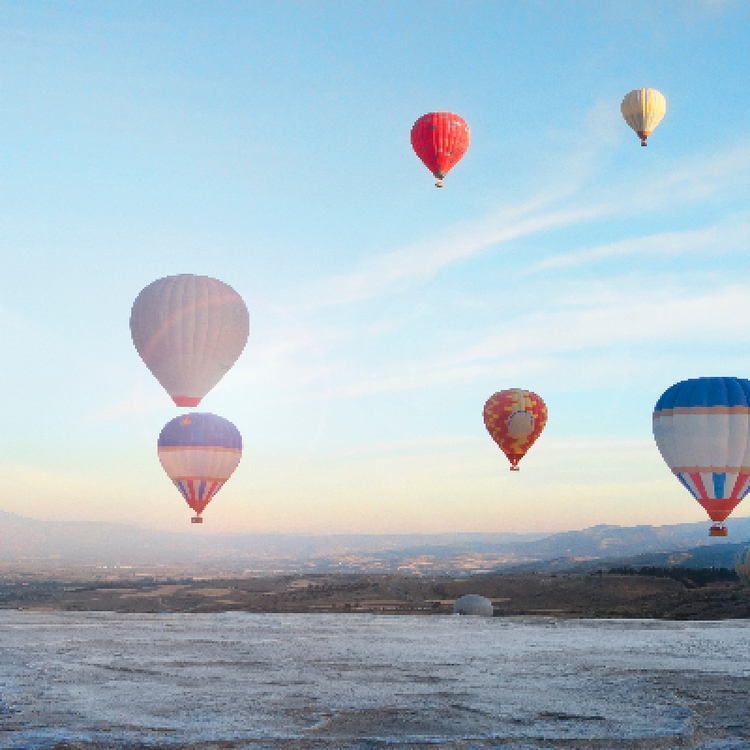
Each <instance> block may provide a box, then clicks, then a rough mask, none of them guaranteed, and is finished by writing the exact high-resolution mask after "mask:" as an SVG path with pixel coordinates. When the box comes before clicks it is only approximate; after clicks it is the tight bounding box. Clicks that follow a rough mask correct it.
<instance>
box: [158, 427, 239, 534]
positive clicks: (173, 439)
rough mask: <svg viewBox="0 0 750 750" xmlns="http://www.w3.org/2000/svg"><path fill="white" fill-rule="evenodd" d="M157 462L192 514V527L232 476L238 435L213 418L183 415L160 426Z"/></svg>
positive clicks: (235, 461)
mask: <svg viewBox="0 0 750 750" xmlns="http://www.w3.org/2000/svg"><path fill="white" fill-rule="evenodd" d="M158 453H159V461H161V465H162V467H163V468H164V471H166V472H167V476H168V477H169V478H170V479H171V480H172V481H173V482H174V485H175V487H177V489H178V490H179V491H180V494H182V496H183V497H184V498H185V502H187V504H188V505H189V506H190V507H191V508H192V509H193V510H194V511H195V513H196V515H195V517H194V518H193V519H192V522H193V523H203V519H202V518H201V513H203V510H204V509H205V507H206V506H207V505H208V504H209V503H210V502H211V499H212V498H213V496H214V495H215V494H216V493H217V492H218V491H219V490H220V489H221V488H222V486H223V485H224V483H225V482H226V481H227V479H229V477H231V476H232V474H233V472H234V470H235V469H236V468H237V465H238V464H239V462H240V458H242V435H240V433H239V430H238V429H237V428H236V427H235V426H234V425H233V424H232V423H231V422H230V421H229V420H227V419H224V418H223V417H217V416H216V415H215V414H185V415H183V416H181V417H175V418H174V419H173V420H172V421H171V422H167V424H166V425H164V429H163V430H162V431H161V434H160V435H159V443H158Z"/></svg>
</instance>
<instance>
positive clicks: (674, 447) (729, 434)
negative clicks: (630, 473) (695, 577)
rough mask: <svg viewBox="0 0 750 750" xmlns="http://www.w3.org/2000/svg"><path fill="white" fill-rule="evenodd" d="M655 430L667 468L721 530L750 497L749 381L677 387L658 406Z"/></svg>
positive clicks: (719, 531) (717, 533) (694, 381)
mask: <svg viewBox="0 0 750 750" xmlns="http://www.w3.org/2000/svg"><path fill="white" fill-rule="evenodd" d="M653 425H654V439H655V440H656V445H657V447H658V448H659V452H660V453H661V455H662V457H663V458H664V461H665V462H666V464H667V466H669V468H670V469H671V470H672V473H673V474H674V475H675V476H676V477H677V479H678V480H679V481H680V482H681V483H682V485H683V486H684V487H685V489H686V490H687V491H688V492H690V494H691V495H692V496H693V497H694V498H695V499H696V500H697V501H698V502H699V503H700V504H701V505H702V506H703V507H704V508H705V509H706V511H707V512H708V515H709V517H710V518H711V520H713V521H715V522H717V524H720V523H721V522H722V521H724V520H725V519H726V518H727V516H729V514H730V513H731V512H732V511H733V510H734V508H735V507H736V506H737V504H738V503H739V502H740V501H741V500H742V498H744V497H745V495H747V493H748V491H750V380H745V379H744V378H694V379H691V380H683V381H682V382H680V383H676V384H675V385H673V386H672V387H671V388H668V389H667V390H666V391H664V393H663V394H662V396H661V398H660V399H659V400H658V401H657V402H656V406H655V407H654V415H653ZM723 529H724V527H723V526H719V525H717V526H714V527H713V531H712V535H713V536H723V535H725V533H726V531H725V530H724V531H723V533H722V530H723Z"/></svg>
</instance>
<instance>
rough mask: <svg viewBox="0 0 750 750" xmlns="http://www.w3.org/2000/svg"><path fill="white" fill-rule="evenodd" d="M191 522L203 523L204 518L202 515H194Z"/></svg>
mask: <svg viewBox="0 0 750 750" xmlns="http://www.w3.org/2000/svg"><path fill="white" fill-rule="evenodd" d="M190 523H203V519H202V518H201V517H200V516H193V517H192V518H191V519H190Z"/></svg>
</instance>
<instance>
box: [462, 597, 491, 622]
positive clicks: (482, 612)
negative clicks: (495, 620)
mask: <svg viewBox="0 0 750 750" xmlns="http://www.w3.org/2000/svg"><path fill="white" fill-rule="evenodd" d="M453 614H454V615H474V616H476V617H492V614H493V609H492V602H491V601H490V600H489V599H485V597H483V596H479V594H464V596H462V597H460V598H459V599H456V603H455V604H454V605H453Z"/></svg>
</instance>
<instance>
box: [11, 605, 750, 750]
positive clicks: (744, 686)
mask: <svg viewBox="0 0 750 750" xmlns="http://www.w3.org/2000/svg"><path fill="white" fill-rule="evenodd" d="M749 654H750V622H748V621H731V620H730V621H724V622H711V623H701V622H679V623H678V622H661V621H644V620H640V621H633V620H618V621H615V620H596V621H595V620H556V619H552V618H492V619H483V618H457V617H430V618H421V617H398V618H395V617H378V616H372V615H348V616H347V615H314V614H313V615H305V614H268V615H258V614H247V613H225V614H156V615H154V614H132V615H124V614H114V613H71V612H68V613H34V612H15V611H3V612H0V746H2V747H3V748H24V749H25V748H56V750H63V749H65V750H72V749H73V748H86V749H87V750H98V748H135V747H152V748H162V747H163V748H202V749H205V750H220V749H225V750H229V749H230V748H232V749H234V748H237V749H239V748H253V749H255V748H283V749H287V748H288V749H292V748H295V749H296V748H342V749H343V748H353V749H355V748H356V749H357V750H359V749H360V748H362V749H364V748H368V749H379V748H486V747H487V748H488V747H508V748H602V749H605V748H607V749H610V748H611V749H612V750H615V749H619V748H628V749H630V748H633V749H634V750H637V749H638V748H717V749H718V748H721V749H724V748H750V712H749V711H748V709H747V705H748V697H750V656H748V655H749Z"/></svg>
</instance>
